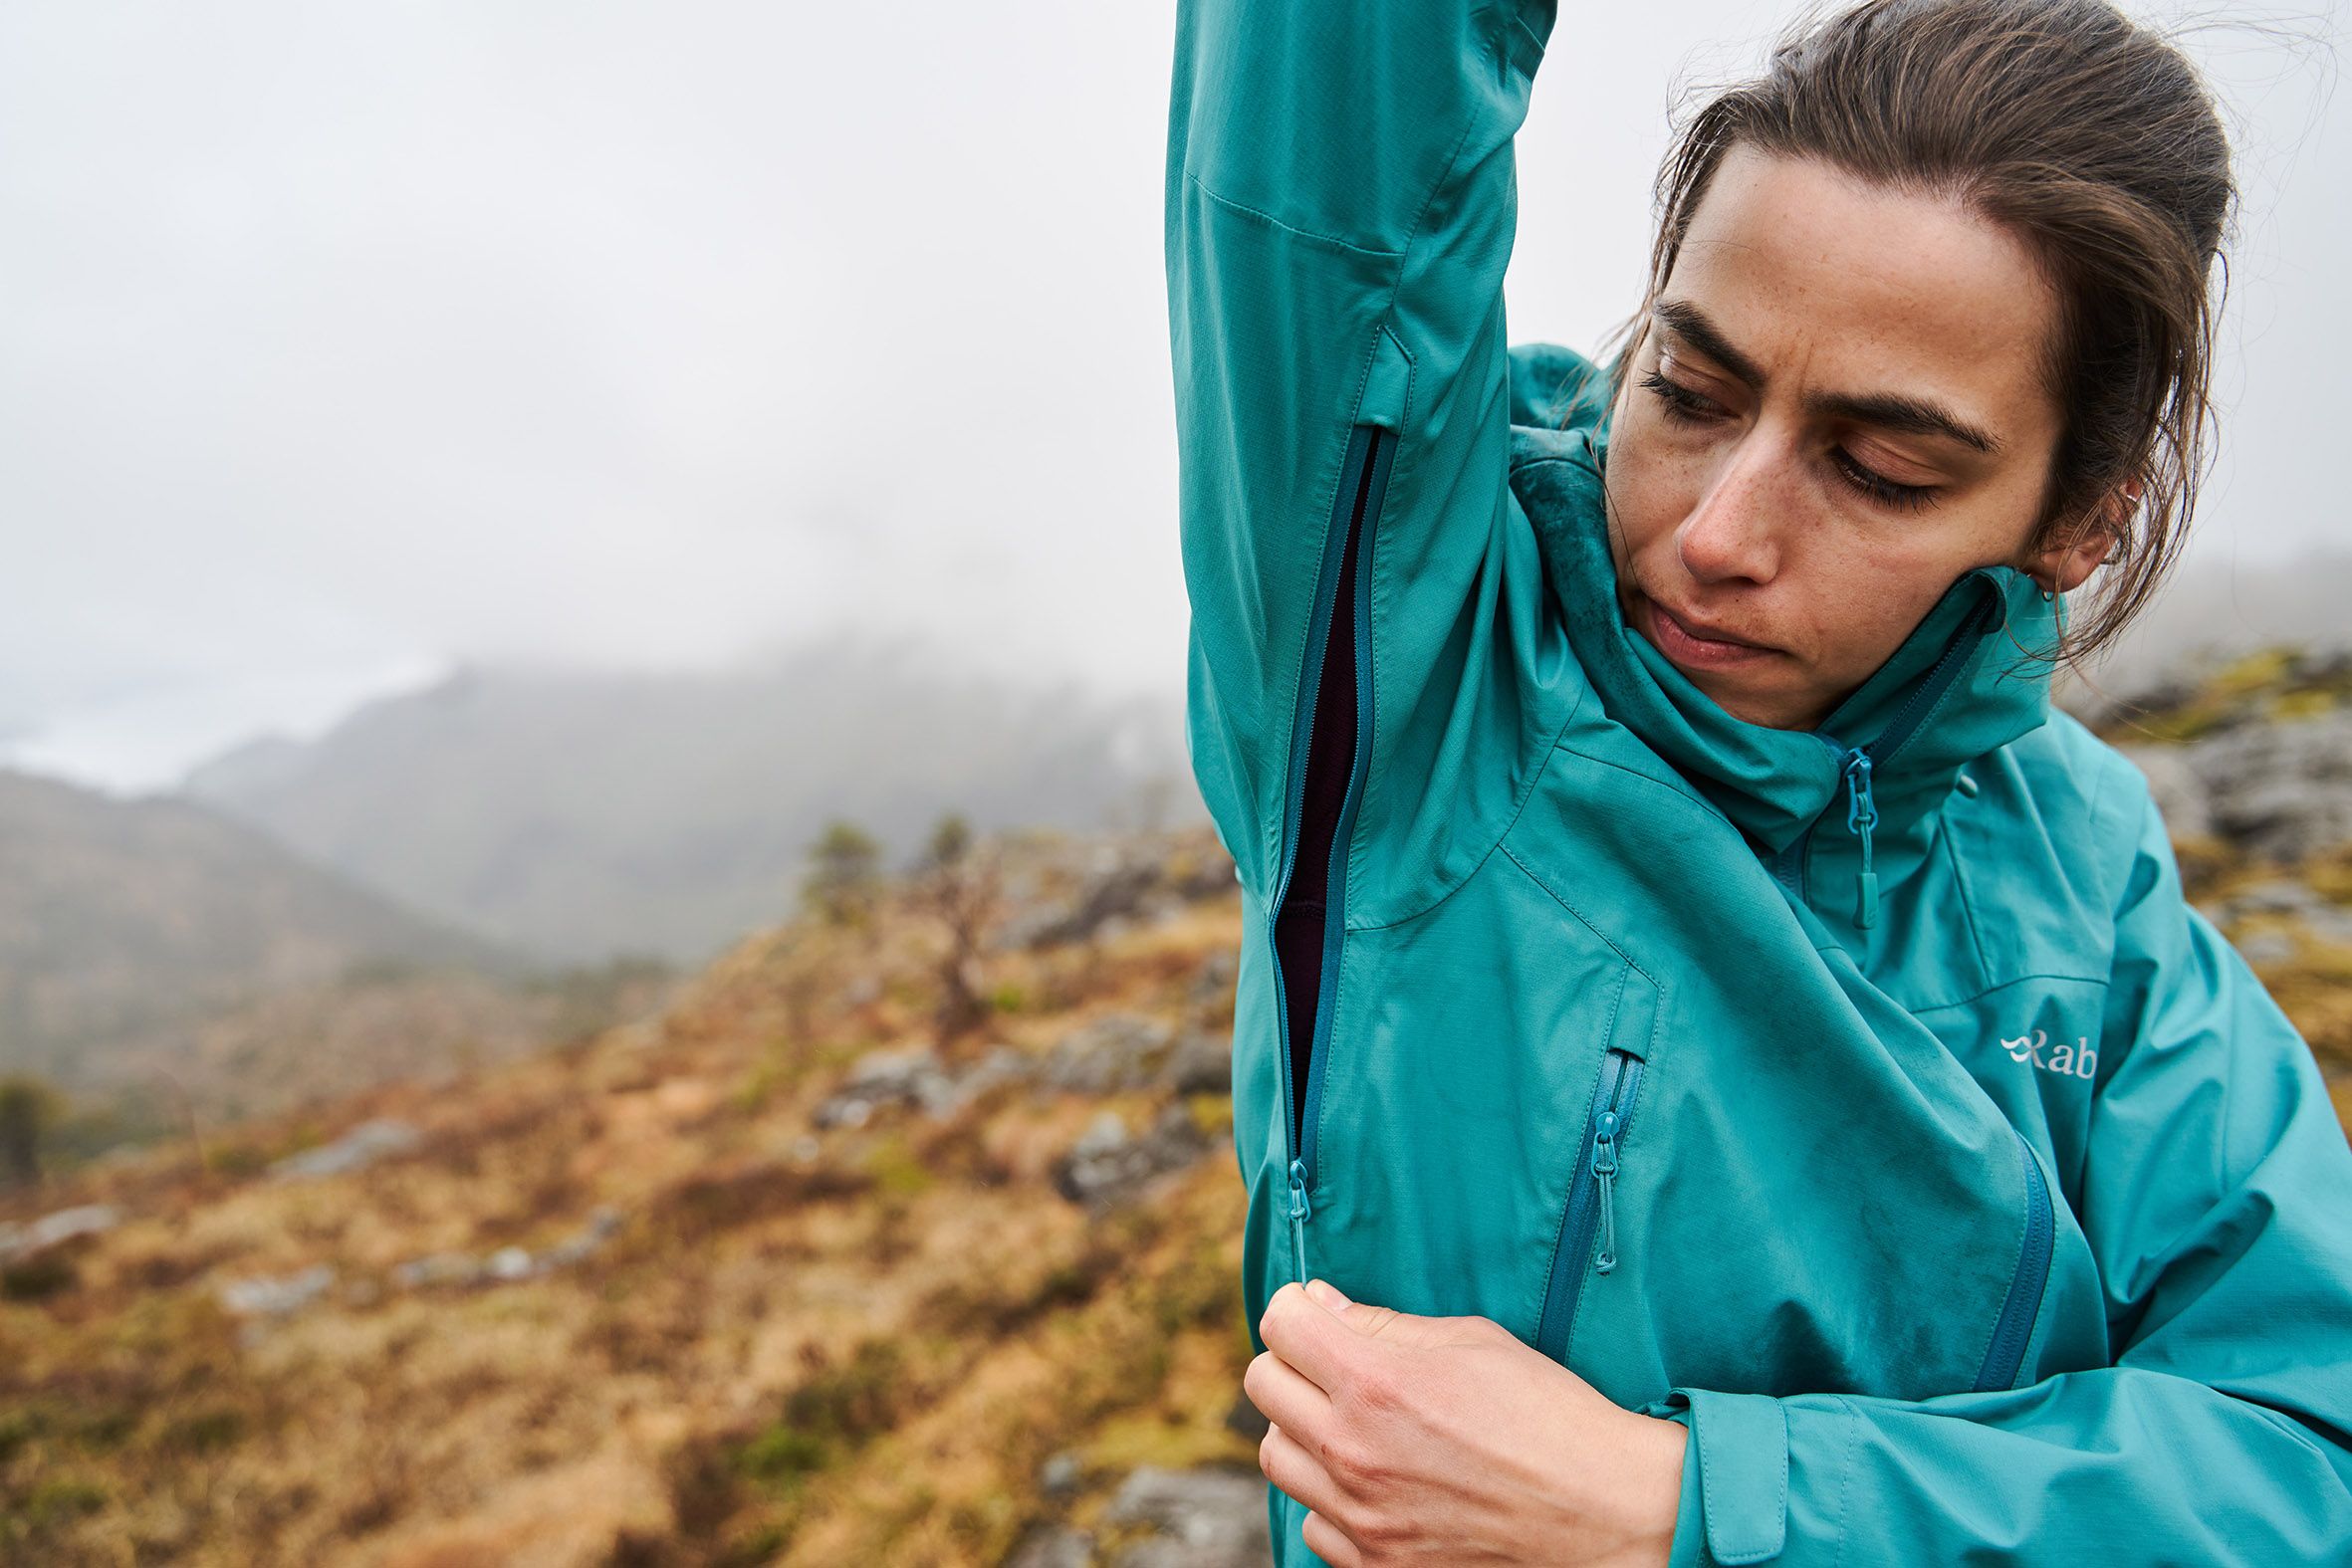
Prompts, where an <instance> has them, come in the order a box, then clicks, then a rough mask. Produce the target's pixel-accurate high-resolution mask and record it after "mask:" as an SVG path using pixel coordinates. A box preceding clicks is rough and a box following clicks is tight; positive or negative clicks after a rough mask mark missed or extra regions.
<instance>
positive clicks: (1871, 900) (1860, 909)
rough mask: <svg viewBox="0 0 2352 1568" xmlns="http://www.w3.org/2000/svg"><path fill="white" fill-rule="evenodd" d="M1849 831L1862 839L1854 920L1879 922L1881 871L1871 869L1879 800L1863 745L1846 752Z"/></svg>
mask: <svg viewBox="0 0 2352 1568" xmlns="http://www.w3.org/2000/svg"><path fill="white" fill-rule="evenodd" d="M1845 776H1846V792H1847V802H1846V831H1848V832H1850V833H1857V834H1859V835H1860V836H1861V839H1862V869H1861V871H1860V872H1859V873H1857V874H1856V876H1855V878H1854V892H1855V901H1854V923H1855V924H1856V925H1859V926H1862V927H1864V928H1865V929H1867V928H1868V927H1871V926H1875V925H1877V924H1878V873H1877V872H1875V871H1873V870H1871V869H1870V830H1871V829H1872V828H1874V827H1876V826H1877V825H1878V802H1877V801H1876V800H1874V799H1872V798H1871V796H1870V754H1869V753H1868V752H1865V751H1864V750H1862V748H1860V747H1859V746H1857V747H1855V748H1854V749H1853V750H1852V751H1850V752H1848V753H1846V756H1845Z"/></svg>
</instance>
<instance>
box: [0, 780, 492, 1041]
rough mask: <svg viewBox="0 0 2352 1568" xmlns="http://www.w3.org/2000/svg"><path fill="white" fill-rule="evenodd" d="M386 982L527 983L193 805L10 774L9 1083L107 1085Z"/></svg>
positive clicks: (6, 798)
mask: <svg viewBox="0 0 2352 1568" xmlns="http://www.w3.org/2000/svg"><path fill="white" fill-rule="evenodd" d="M386 965H393V966H404V967H407V968H411V969H448V970H456V971H466V972H478V973H481V974H484V975H490V976H503V977H507V978H513V977H516V976H519V975H521V974H522V973H524V972H525V971H526V970H527V968H528V967H529V966H528V965H527V962H526V961H525V960H524V959H523V958H522V957H521V956H520V955H518V954H516V953H515V952H513V951H512V950H509V949H505V948H502V947H501V946H500V945H498V944H497V943H494V942H491V941H487V940H485V939H483V938H481V937H478V936H475V935H472V934H470V933H467V932H464V931H460V930H456V929H453V928H451V927H449V926H447V925H444V924H441V923H438V922H435V921H432V920H429V919H427V918H425V917H422V916H420V915H418V914H416V913H415V912H413V911H411V910H408V909H404V908H401V907H400V906H399V905H397V904H396V903H395V902H393V901H391V900H389V899H386V898H384V897H382V896H381V895H379V894H376V893H372V892H368V891H366V890H364V889H361V888H358V887H354V886H353V885H352V884H351V883H349V882H348V881H347V880H345V879H344V878H342V877H341V876H339V875H337V874H336V873H334V872H333V871H330V870H328V869H326V868H324V867H322V866H319V865H316V864H313V863H311V862H309V861H307V860H305V859H304V858H302V857H301V856H299V855H297V854H295V853H294V852H292V851H290V850H288V849H287V848H285V847H284V846H283V845H281V844H279V843H277V842H275V841H274V840H272V839H270V838H269V837H267V836H265V835H263V834H261V833H257V832H255V831H254V830H253V829H251V828H249V827H247V826H245V825H243V824H241V823H238V822H234V821H231V820H229V819H227V818H226V817H224V816H222V815H220V814H219V813H217V812H215V811H212V810H210V809H207V808H206V807H204V806H202V805H200V804H197V803H195V802H193V801H187V800H177V799H171V798H164V797H156V798H147V799H138V800H128V801H125V800H117V799H114V798H111V797H109V796H106V795H103V794H100V793H97V792H95V791H93V790H89V789H85V788H82V787H79V786H77V785H74V784H64V783H60V782H58V781H55V780H49V779H41V778H37V777H34V776H31V775H27V774H21V773H16V772H13V771H8V770H0V1070H21V1069H31V1070H35V1071H40V1072H43V1073H46V1074H49V1075H51V1076H55V1077H57V1078H59V1079H60V1080H61V1081H67V1082H88V1081H93V1080H95V1079H99V1078H104V1077H105V1076H106V1075H107V1070H108V1065H109V1062H108V1059H107V1058H109V1057H111V1056H112V1054H113V1053H114V1052H115V1051H116V1049H117V1048H118V1047H119V1046H120V1045H121V1044H122V1043H123V1042H124V1041H127V1040H130V1039H133V1038H141V1039H153V1038H155V1037H158V1036H165V1035H169V1034H171V1033H173V1032H175V1031H180V1030H189V1029H192V1028H193V1027H194V1026H195V1025H194V1022H193V1020H194V1019H197V1018H199V1017H203V1016H208V1015H214V1014H218V1013H220V1012H222V1011H224V1010H229V1009H234V1008H240V1007H243V1006H245V1005H247V1004H248V1003H250V1002H251V1001H253V1000H254V999H256V998H258V997H261V996H265V995H271V994H278V993H284V992H289V991H295V990H299V989H303V988H309V987H318V986H322V985H333V984H336V983H338V982H340V981H341V980H343V979H344V978H345V977H346V976H348V975H350V974H351V973H353V971H354V970H367V969H370V968H372V969H375V970H381V969H382V968H383V967H384V966H386Z"/></svg>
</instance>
